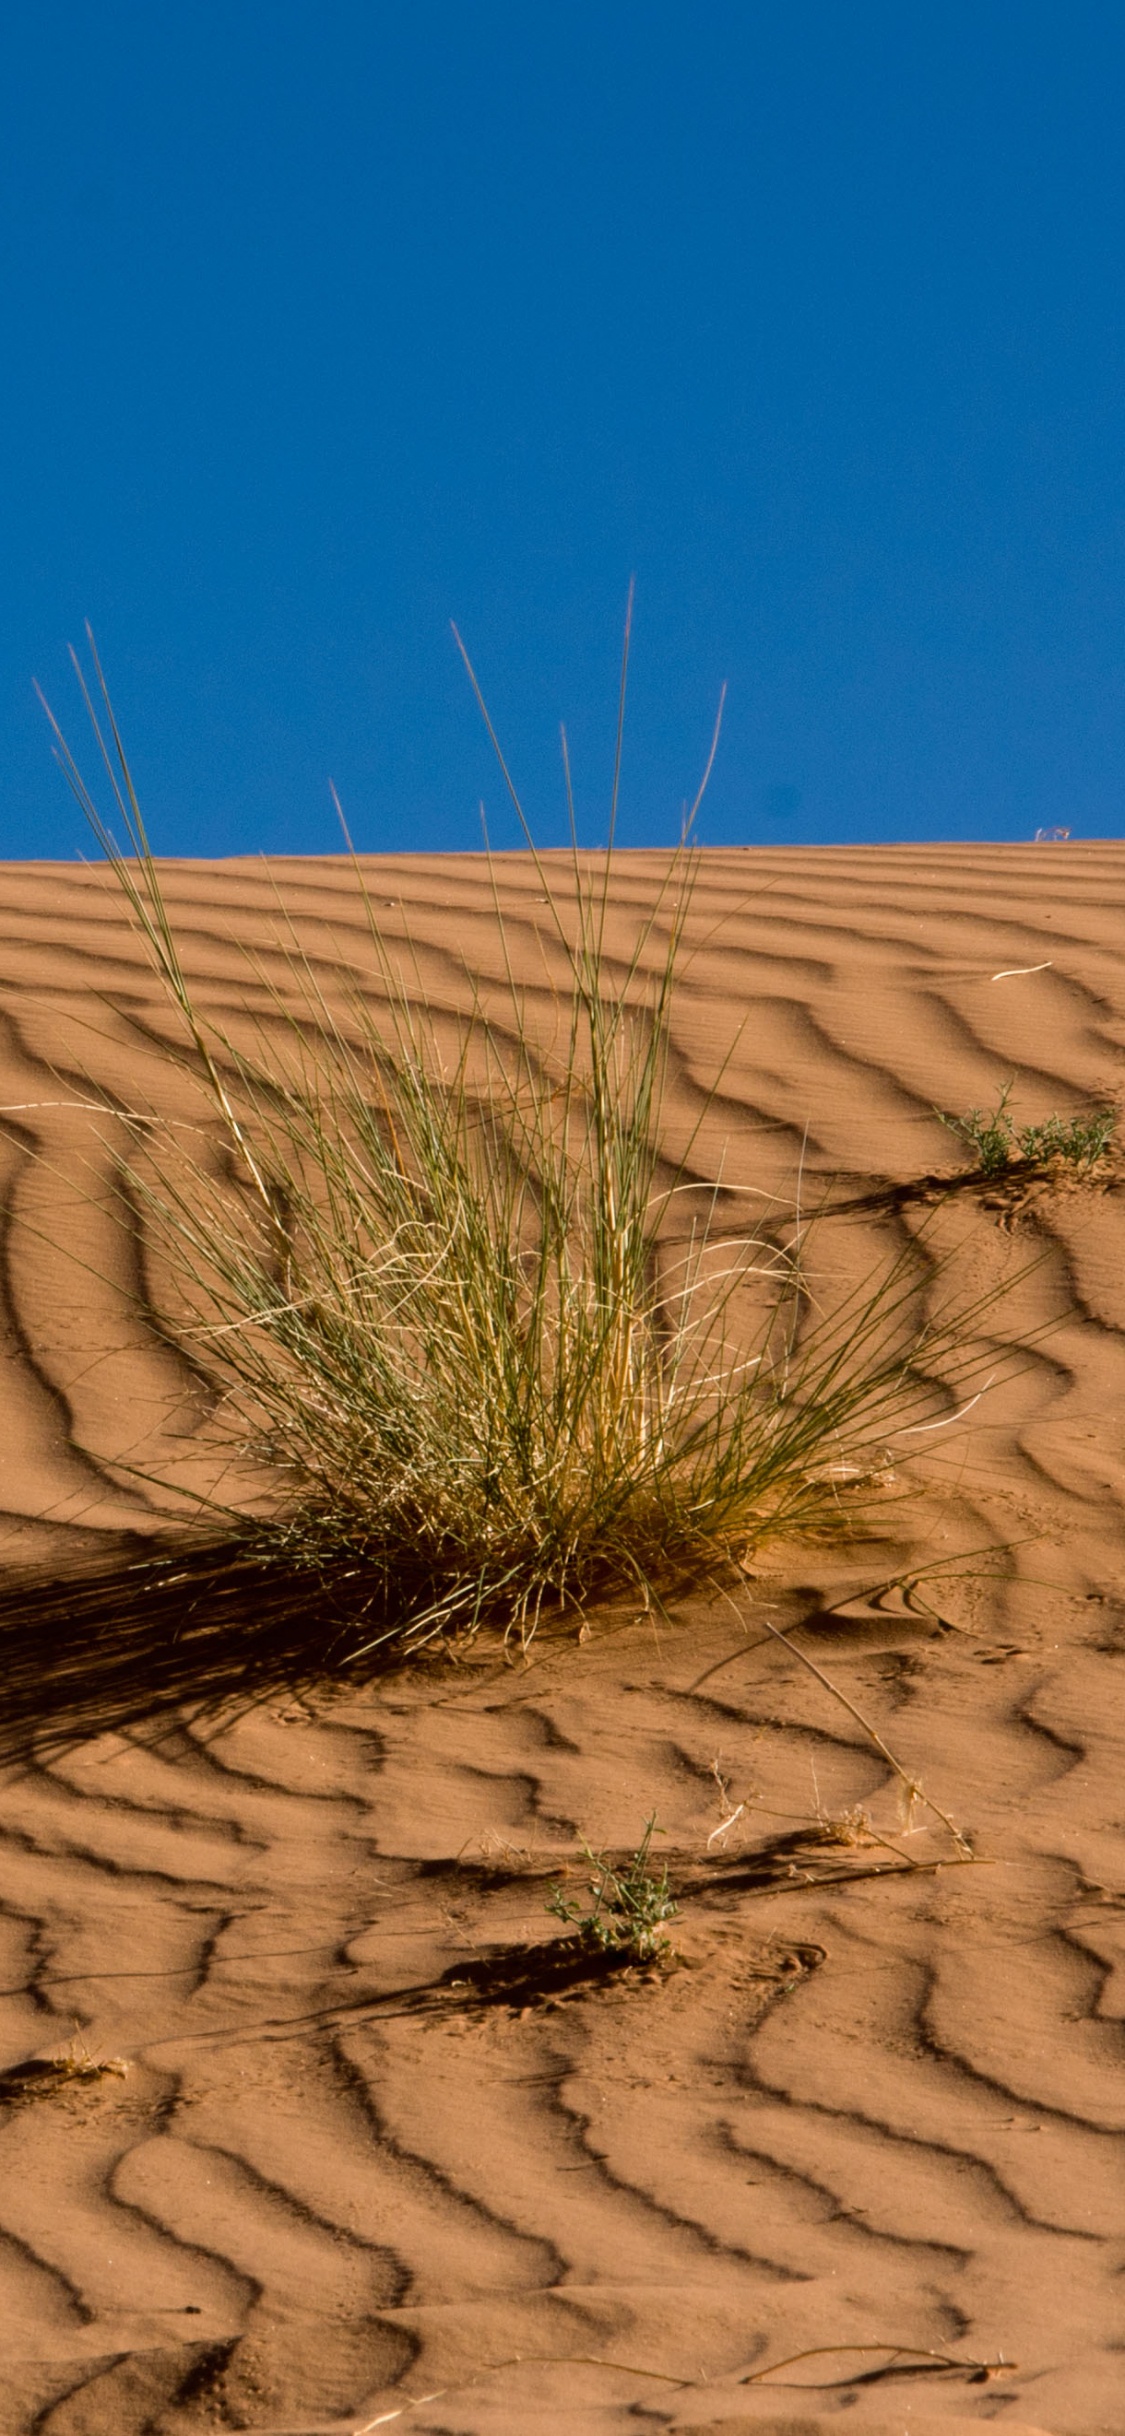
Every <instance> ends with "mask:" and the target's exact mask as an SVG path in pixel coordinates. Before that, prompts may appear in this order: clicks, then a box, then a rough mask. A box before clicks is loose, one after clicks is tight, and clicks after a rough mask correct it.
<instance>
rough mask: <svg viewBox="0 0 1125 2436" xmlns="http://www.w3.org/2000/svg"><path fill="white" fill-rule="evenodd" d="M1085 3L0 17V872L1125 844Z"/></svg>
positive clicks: (494, 6) (1123, 724) (1112, 200)
mask: <svg viewBox="0 0 1125 2436" xmlns="http://www.w3.org/2000/svg"><path fill="white" fill-rule="evenodd" d="M1123 129H1125V9H1123V8H1122V6H1121V5H1120V0H1110V4H1108V5H1106V4H1103V0H1052V4H1051V5H1042V4H1040V0H1003V4H998V0H968V4H965V0H894V5H885V4H884V0H828V4H827V5H825V4H823V0H812V4H806V0H771V5H768V6H766V5H759V0H734V4H733V5H732V4H731V0H691V4H689V5H681V4H672V0H568V4H567V5H558V4H557V0H470V4H466V0H458V4H457V5H450V4H449V0H410V5H409V6H406V5H403V4H402V0H394V4H393V5H390V4H389V0H362V4H360V0H313V4H307V0H269V4H268V5H266V4H265V0H223V5H222V6H219V5H215V4H214V0H159V5H154V4H153V0H143V4H141V0H99V4H98V5H94V6H91V5H90V0H83V4H82V5H81V6H79V5H77V4H72V0H36V5H35V6H34V7H32V6H31V5H29V4H28V0H24V5H23V6H21V7H19V8H16V7H13V8H12V9H10V11H9V12H8V14H7V17H6V21H5V33H4V45H3V53H2V71H0V296H2V305H0V317H2V318H0V328H2V331H3V350H2V366H3V368H2V371H0V561H2V569H3V580H2V583H0V854H3V855H8V856H12V855H35V854H48V855H69V854H72V853H74V852H75V851H82V850H85V841H84V839H83V834H82V827H81V822H80V819H79V816H78V814H77V812H76V811H75V810H73V809H72V807H71V805H70V802H69V799H68V798H67V796H66V794H65V791H64V789H63V784H62V780H61V778H60V777H59V775H58V773H57V771H56V770H55V768H54V766H53V763H52V761H51V758H50V753H49V749H48V741H47V737H46V733H45V730H44V725H43V721H42V717H41V714H40V713H39V711H38V709H37V707H36V704H35V701H34V697H33V694H32V690H31V687H32V679H33V678H34V677H38V678H39V679H40V680H41V682H42V683H43V684H44V686H45V688H46V690H47V692H48V693H49V695H50V696H51V698H52V700H53V701H54V702H55V704H56V706H57V707H59V708H60V709H61V710H62V712H63V714H64V717H65V720H66V723H67V724H68V725H72V726H74V727H75V728H77V726H78V713H77V711H76V710H75V709H74V707H73V698H72V690H71V682H70V679H69V676H68V672H67V664H66V658H65V646H66V644H67V642H68V641H69V640H72V639H75V640H76V639H78V637H79V635H80V632H81V626H82V621H83V619H84V618H86V617H89V618H90V619H91V620H92V622H93V625H94V628H95V631H96V633H97V636H98V640H99V643H100V645H101V648H102V652H103V656H104V657H105V659H106V662H107V665H108V668H109V671H110V674H111V678H112V682H113V688H114V692H115V695H116V697H117V700H118V704H119V708H120V711H121V713H122V716H123V719H124V723H125V727H126V731H127V734H128V737H129V739H130V742H131V746H132V750H133V754H134V758H135V761H136V765H137V769H138V772H139V775H140V778H141V780H142V784H143V791H144V796H145V800H146V803H147V807H148V811H149V815H150V820H151V825H152V828H153V831H154V835H155V837H156V840H157V842H158V844H159V845H160V846H161V847H163V848H164V849H165V850H167V851H169V852H176V853H187V854H191V853H198V854H210V853H223V852H246V851H254V850H257V849H259V848H263V849H274V850H277V851H287V852H313V851H317V852H319V851H324V850H325V849H334V848H335V846H336V845H337V844H338V834H337V831H336V828H335V824H334V816H333V814H332V810H331V805H330V801H329V796H328V780H329V779H330V778H332V779H334V780H335V781H336V783H337V785H338V787H339V789H340V792H341V795H342V797H343V800H344V804H345V807H346V809H347V812H348V814H349V817H350V819H351V822H352V824H353V827H354V831H355V835H356V839H357V842H358V843H359V844H361V845H362V846H364V847H368V848H372V849H380V848H386V849H401V848H434V847H451V846H452V847H463V846H470V847H471V846H475V845H476V844H478V843H479V834H480V833H479V825H478V814H477V803H478V799H479V798H480V797H481V795H482V794H483V795H484V797H485V798H486V800H487V803H488V806H489V810H490V814H491V815H492V816H493V817H494V822H495V834H496V837H497V840H498V842H500V843H506V842H509V841H510V838H511V829H510V824H509V823H508V821H507V820H506V818H505V816H504V812H503V806H502V800H501V796H500V791H499V788H498V786H497V783H496V778H495V774H494V771H493V769H492V767H491V764H490V761H489V758H488V754H487V749H486V747H485V745H484V743H483V741H482V736H481V732H480V728H479V721H478V718H477V713H476V711H475V708H474V705H473V702H472V700H471V697H470V695H469V692H468V687H467V684H466V682H465V679H464V676H463V673H462V671H461V669H460V666H459V663H458V662H457V660H456V657H455V654H454V651H453V647H452V644H451V641H450V637H449V620H450V618H456V620H457V622H458V624H459V625H460V626H461V628H462V630H463V632H464V634H465V636H466V639H467V641H468V643H469V645H470V647H471V649H472V651H473V653H474V656H475V658H476V660H477V662H478V664H479V669H480V673H481V677H482V680H483V682H484V685H485V688H486V691H487V693H488V696H489V699H490V702H491V704H492V707H493V709H494V713H495V716H496V720H497V723H498V725H499V727H500V729H501V732H502V734H503V736H504V738H505V741H506V742H507V744H508V745H509V747H510V751H511V757H512V760H513V763H514V764H515V767H516V769H517V772H518V774H519V776H520V778H521V780H522V781H523V783H524V785H525V788H526V793H527V799H528V805H529V809H530V811H531V814H532V817H533V820H534V822H535V825H536V828H537V830H538V833H539V834H540V836H541V837H542V839H543V840H544V842H548V843H549V842H551V841H552V840H555V839H557V838H558V837H559V836H560V834H561V788H560V782H559V778H558V764H557V747H556V735H557V723H558V721H559V719H560V717H563V718H565V719H566V720H567V723H568V726H569V729H570V731H571V736H572V743H573V751H574V757H575V762H576V766H577V773H578V781H579V795H580V805H581V814H582V821H583V827H584V832H585V835H586V837H587V839H588V840H589V842H591V843H593V842H597V840H598V838H599V837H600V836H601V834H602V833H603V828H604V821H603V814H602V810H601V805H602V802H603V800H604V788H605V783H606V779H607V774H608V766H609V755H610V743H611V728H612V717H613V696H614V687H615V674H616V669H615V663H616V652H617V646H618V638H619V632H620V623H621V616H622V611H623V606H624V600H625V593H626V587H627V583H628V579H629V577H630V575H631V574H634V573H635V575H636V578H637V618H636V639H635V654H634V672H635V682H634V687H633V695H632V710H631V719H630V730H629V740H628V749H627V760H626V777H625V795H624V806H623V820H622V836H623V838H624V839H625V840H626V841H627V842H631V843H645V844H647V843H656V842H660V841H662V840H664V839H666V838H668V837H669V836H671V835H673V834H674V833H675V830H676V826H677V822H678V817H679V808H680V805H681V803H682V800H683V798H684V796H685V794H687V793H689V792H690V791H691V790H692V787H693V784H694V779H695V775H696V773H697V771H698V768H699V765H700V763H701V761H702V759H703V756H704V754H705V751H706V745H707V739H708V734H709V730H710V725H711V720H712V716H713V711H714V706H715V701H716V697H717V694H718V689H719V686H720V683H721V681H722V680H723V679H724V678H725V679H727V680H728V682H729V689H730V690H729V698H728V714H727V722H726V730H725V736H724V741H723V745H722V748H721V752H720V757H719V762H718V765H717V770H716V775H715V780H714V784H713V788H712V791H711V794H710V797H709V799H708V803H707V806H706V810H705V815H704V819H703V824H702V834H703V838H704V841H705V842H708V843H728V842H740V843H741V842H746V843H752V842H755V841H763V842H769V843H776V842H779V841H785V840H791V841H792V842H794V843H798V844H800V843H807V842H811V841H814V840H824V839H827V840H840V841H845V840H851V839H854V840H867V839H880V838H896V839H899V838H930V837H945V838H1026V837H1028V836H1029V835H1030V834H1031V833H1032V831H1033V830H1034V829H1035V828H1036V827H1037V826H1039V825H1042V824H1046V823H1054V822H1062V823H1065V824H1067V825H1069V826H1070V827H1071V828H1072V829H1073V830H1074V832H1075V833H1076V834H1077V835H1081V836H1102V835H1114V834H1121V833H1125V553H1123V541H1125V531H1123V487H1125V452H1123V448H1122V419H1123V401H1125V382H1123V372H1125V363H1123V345H1122V338H1123V293H1122V280H1123V271H1125V243H1123V240H1125V208H1123V206H1125V137H1123Z"/></svg>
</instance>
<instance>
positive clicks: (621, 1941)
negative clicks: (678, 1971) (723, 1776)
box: [547, 1811, 679, 1962]
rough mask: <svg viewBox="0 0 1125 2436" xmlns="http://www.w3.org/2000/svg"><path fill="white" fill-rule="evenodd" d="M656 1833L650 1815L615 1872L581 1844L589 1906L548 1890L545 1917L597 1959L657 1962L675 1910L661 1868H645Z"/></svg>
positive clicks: (562, 1890)
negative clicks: (574, 1936) (572, 1933)
mask: <svg viewBox="0 0 1125 2436" xmlns="http://www.w3.org/2000/svg"><path fill="white" fill-rule="evenodd" d="M658 1832H660V1831H658V1829H657V1825H656V1813H655V1811H653V1813H652V1816H651V1817H650V1818H649V1819H647V1820H646V1822H645V1831H644V1834H643V1836H642V1837H641V1840H640V1843H639V1844H638V1846H637V1849H636V1851H635V1853H634V1854H633V1855H632V1858H631V1860H629V1861H628V1862H627V1863H626V1864H625V1866H624V1868H616V1867H615V1866H614V1864H613V1862H612V1861H611V1860H610V1858H609V1855H608V1854H607V1853H604V1852H592V1851H591V1849H590V1846H589V1845H588V1844H585V1843H584V1844H583V1846H582V1852H583V1855H584V1858H585V1859H586V1861H587V1862H588V1864H589V1869H590V1880H589V1896H590V1901H589V1904H588V1905H587V1906H586V1907H585V1908H583V1905H582V1904H581V1902H577V1901H575V1900H574V1899H573V1898H572V1897H571V1896H570V1895H568V1894H567V1892H566V1889H565V1887H563V1886H554V1887H552V1889H551V1897H550V1901H549V1903H548V1905H547V1909H548V1911H549V1912H552V1913H553V1914H554V1916H555V1918H556V1920H565V1922H566V1923H567V1926H568V1927H569V1928H575V1929H577V1931H578V1934H579V1936H580V1937H581V1939H582V1941H583V1944H585V1945H588V1946H591V1947H593V1948H594V1949H595V1950H596V1951H597V1952H599V1953H602V1954H618V1955H621V1956H622V1957H627V1958H628V1960H629V1961H630V1962H657V1961H659V1959H660V1957H661V1956H662V1955H663V1954H666V1953H667V1952H668V1950H669V1940H668V1938H667V1937H665V1936H664V1935H663V1928H664V1923H665V1921H667V1920H674V1919H675V1918H676V1916H677V1914H678V1911H679V1905H678V1903H676V1902H675V1901H674V1899H673V1896H672V1892H671V1889H670V1887H669V1884H668V1868H667V1863H665V1866H664V1868H663V1869H661V1870H656V1869H654V1868H651V1867H650V1866H649V1850H650V1847H651V1844H652V1839H653V1836H654V1835H656V1834H657V1833H658Z"/></svg>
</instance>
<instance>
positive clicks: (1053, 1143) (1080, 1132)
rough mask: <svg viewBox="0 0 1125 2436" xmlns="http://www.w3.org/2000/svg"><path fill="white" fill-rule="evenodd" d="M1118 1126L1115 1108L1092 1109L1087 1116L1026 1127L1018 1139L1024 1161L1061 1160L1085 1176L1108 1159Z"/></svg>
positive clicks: (1052, 1120)
mask: <svg viewBox="0 0 1125 2436" xmlns="http://www.w3.org/2000/svg"><path fill="white" fill-rule="evenodd" d="M1116 1126H1117V1111H1116V1109H1115V1108H1093V1109H1091V1110H1090V1112H1089V1114H1088V1115H1087V1116H1076V1117H1060V1116H1049V1117H1047V1118H1045V1120H1044V1122H1043V1124H1042V1125H1025V1126H1024V1128H1023V1130H1022V1132H1021V1133H1020V1134H1019V1135H1018V1137H1017V1138H1018V1141H1019V1146H1020V1151H1021V1153H1022V1155H1023V1157H1024V1158H1025V1159H1034V1160H1036V1161H1037V1162H1039V1161H1043V1162H1044V1163H1046V1161H1047V1160H1049V1159H1062V1160H1064V1161H1065V1163H1066V1165H1067V1166H1068V1167H1073V1168H1074V1170H1075V1172H1076V1173H1077V1174H1078V1175H1084V1174H1085V1173H1086V1170H1087V1169H1088V1168H1091V1167H1093V1166H1094V1165H1095V1164H1096V1162H1097V1160H1099V1159H1102V1158H1104V1157H1105V1154H1106V1151H1107V1150H1108V1149H1109V1146H1110V1143H1111V1141H1112V1140H1113V1136H1114V1132H1115V1130H1116Z"/></svg>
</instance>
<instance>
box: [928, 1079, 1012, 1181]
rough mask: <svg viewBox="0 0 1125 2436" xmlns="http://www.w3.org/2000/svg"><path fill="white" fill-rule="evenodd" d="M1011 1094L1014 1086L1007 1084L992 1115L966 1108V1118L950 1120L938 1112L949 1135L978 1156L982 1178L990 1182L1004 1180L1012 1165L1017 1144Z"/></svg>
mask: <svg viewBox="0 0 1125 2436" xmlns="http://www.w3.org/2000/svg"><path fill="white" fill-rule="evenodd" d="M1011 1093H1012V1086H1011V1084H1010V1083H1005V1085H1004V1088H1003V1090H1002V1092H1001V1094H1000V1097H999V1099H998V1100H997V1103H996V1106H995V1108H994V1109H992V1110H991V1112H988V1111H986V1110H985V1109H983V1108H967V1109H966V1111H965V1114H964V1116H951V1115H949V1114H947V1113H946V1111H945V1110H943V1109H941V1108H939V1109H937V1110H936V1112H935V1113H936V1114H937V1115H938V1116H939V1117H940V1118H941V1122H942V1124H943V1125H947V1126H948V1128H949V1131H950V1133H955V1134H956V1135H957V1137H958V1140H959V1141H962V1142H964V1144H965V1146H966V1148H967V1149H969V1150H971V1151H973V1152H974V1153H975V1155H976V1161H977V1165H978V1167H979V1169H980V1172H981V1174H982V1176H987V1177H988V1178H989V1179H991V1178H992V1177H994V1176H1002V1175H1003V1173H1004V1171H1005V1168H1007V1167H1009V1166H1010V1165H1011V1161H1012V1157H1013V1151H1014V1144H1015V1127H1014V1125H1013V1123H1012V1120H1011V1117H1010V1116H1009V1114H1008V1101H1009V1099H1010V1098H1011Z"/></svg>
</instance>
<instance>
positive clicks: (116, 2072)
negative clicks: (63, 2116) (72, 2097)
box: [0, 2038, 129, 2106]
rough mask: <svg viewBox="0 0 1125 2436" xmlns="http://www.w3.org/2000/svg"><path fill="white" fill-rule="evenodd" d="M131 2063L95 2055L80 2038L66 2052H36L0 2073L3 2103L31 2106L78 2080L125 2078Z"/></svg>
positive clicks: (0, 2101) (69, 2087)
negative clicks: (35, 2054) (22, 2062)
mask: <svg viewBox="0 0 1125 2436" xmlns="http://www.w3.org/2000/svg"><path fill="white" fill-rule="evenodd" d="M128 2070H129V2067H128V2064H127V2063H126V2062H125V2060H124V2058H123V2057H122V2056H119V2055H109V2056H101V2057H97V2056H92V2055H91V2054H90V2053H89V2052H88V2050H87V2048H86V2047H85V2046H84V2045H83V2044H82V2043H81V2041H80V2040H78V2039H77V2038H76V2039H75V2040H74V2042H73V2043H72V2046H71V2049H70V2052H69V2053H68V2054H66V2055H50V2056H38V2055H37V2056H32V2057H31V2059H30V2061H29V2062H28V2063H26V2064H12V2065H10V2066H9V2068H8V2070H7V2071H6V2072H2V2073H0V2106H30V2105H33V2104H34V2102H35V2100H36V2099H37V2098H51V2097H55V2096H57V2094H58V2093H59V2091H60V2090H65V2089H71V2088H73V2087H74V2086H75V2085H76V2084H78V2083H83V2082H90V2081H104V2080H106V2079H107V2078H111V2077H112V2078H113V2079H116V2080H124V2079H125V2077H126V2075H127V2073H128Z"/></svg>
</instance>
